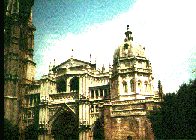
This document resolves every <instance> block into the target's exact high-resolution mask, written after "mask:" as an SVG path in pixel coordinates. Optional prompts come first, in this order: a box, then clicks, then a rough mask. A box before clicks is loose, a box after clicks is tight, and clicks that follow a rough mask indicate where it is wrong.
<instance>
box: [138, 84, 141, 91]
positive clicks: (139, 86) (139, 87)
mask: <svg viewBox="0 0 196 140" xmlns="http://www.w3.org/2000/svg"><path fill="white" fill-rule="evenodd" d="M138 89H139V91H140V92H141V84H140V83H138Z"/></svg>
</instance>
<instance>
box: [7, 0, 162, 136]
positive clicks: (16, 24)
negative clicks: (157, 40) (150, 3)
mask: <svg viewBox="0 0 196 140" xmlns="http://www.w3.org/2000/svg"><path fill="white" fill-rule="evenodd" d="M32 6H33V1H32V0H31V1H30V0H21V1H20V0H9V1H7V3H6V8H5V9H6V10H5V11H4V15H5V17H6V24H5V25H4V36H5V38H4V46H5V47H4V76H5V78H4V112H5V115H4V117H5V118H7V119H9V120H11V121H12V122H13V123H14V124H18V125H19V126H20V130H21V132H22V130H24V129H25V128H26V127H27V126H29V125H35V126H36V127H37V128H38V133H39V137H38V139H40V140H41V139H67V138H72V139H80V140H83V139H84V140H91V139H95V138H96V137H97V136H96V135H95V133H97V130H98V128H102V129H103V136H102V137H101V138H102V139H108V140H110V139H153V138H154V135H153V132H152V130H151V124H150V122H149V120H148V119H147V118H146V114H147V113H148V110H152V109H153V107H154V106H157V105H158V103H159V102H160V101H161V98H160V97H159V95H158V94H157V92H156V91H154V84H153V73H152V67H151V63H150V61H149V60H148V59H147V58H146V56H145V47H143V46H141V45H140V44H138V43H136V42H134V41H133V37H131V34H132V32H131V31H130V30H129V27H128V26H127V31H126V32H125V36H126V38H125V40H124V42H123V44H122V45H120V46H119V47H118V48H117V49H116V50H115V52H114V55H113V65H109V72H106V71H105V67H104V66H103V67H102V70H100V69H97V68H96V63H95V64H92V63H91V60H90V62H84V61H81V60H77V59H74V58H73V56H71V57H70V59H68V60H66V61H64V62H62V63H61V64H60V65H57V66H56V65H55V60H54V63H53V65H52V64H51V63H50V65H49V72H48V74H47V75H44V76H42V77H41V79H39V80H34V76H35V72H34V71H35V67H36V64H35V62H34V61H33V52H34V31H35V30H36V28H35V27H34V25H33V24H32ZM98 122H99V124H101V125H99V127H97V124H98ZM60 130H64V131H63V132H62V131H60Z"/></svg>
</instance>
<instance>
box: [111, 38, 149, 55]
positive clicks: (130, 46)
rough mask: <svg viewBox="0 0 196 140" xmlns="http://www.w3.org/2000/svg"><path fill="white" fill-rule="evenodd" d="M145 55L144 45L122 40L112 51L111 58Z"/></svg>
mask: <svg viewBox="0 0 196 140" xmlns="http://www.w3.org/2000/svg"><path fill="white" fill-rule="evenodd" d="M137 56H138V57H146V55H145V47H143V46H141V45H140V44H139V43H137V42H134V41H128V42H124V43H123V44H122V45H120V46H119V47H118V48H117V49H116V50H115V52H114V55H113V59H121V58H127V57H137Z"/></svg>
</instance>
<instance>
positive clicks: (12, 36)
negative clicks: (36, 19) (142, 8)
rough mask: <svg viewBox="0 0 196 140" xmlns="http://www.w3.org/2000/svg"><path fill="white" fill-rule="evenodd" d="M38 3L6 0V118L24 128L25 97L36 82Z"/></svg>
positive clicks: (28, 0)
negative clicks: (34, 12) (35, 6)
mask: <svg viewBox="0 0 196 140" xmlns="http://www.w3.org/2000/svg"><path fill="white" fill-rule="evenodd" d="M33 4H34V0H6V1H4V117H5V118H7V119H8V120H10V121H11V122H12V123H13V124H18V125H19V126H22V124H21V119H22V116H23V115H22V114H23V104H24V94H26V93H27V90H28V89H29V87H30V85H31V84H33V81H34V70H35V66H36V63H35V62H34V61H33V52H34V31H35V30H36V29H35V26H34V25H33V24H32V6H33Z"/></svg>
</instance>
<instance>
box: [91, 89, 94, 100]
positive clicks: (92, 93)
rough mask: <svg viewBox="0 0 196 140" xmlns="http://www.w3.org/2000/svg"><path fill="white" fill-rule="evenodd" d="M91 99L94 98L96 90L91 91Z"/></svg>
mask: <svg viewBox="0 0 196 140" xmlns="http://www.w3.org/2000/svg"><path fill="white" fill-rule="evenodd" d="M91 98H94V90H91Z"/></svg>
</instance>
